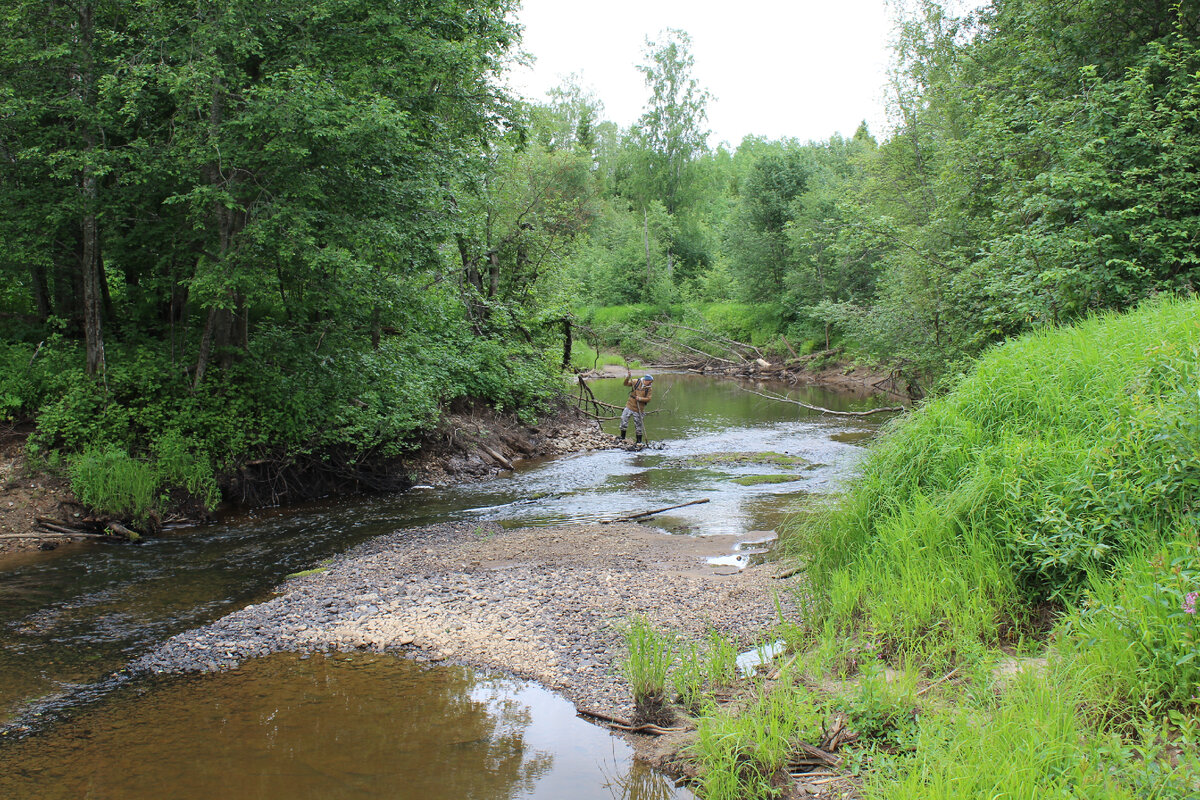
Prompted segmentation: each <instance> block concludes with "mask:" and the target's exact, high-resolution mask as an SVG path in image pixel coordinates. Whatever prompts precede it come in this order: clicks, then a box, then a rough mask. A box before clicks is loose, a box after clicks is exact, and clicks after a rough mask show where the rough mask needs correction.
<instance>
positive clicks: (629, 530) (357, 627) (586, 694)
mask: <svg viewBox="0 0 1200 800" xmlns="http://www.w3.org/2000/svg"><path fill="white" fill-rule="evenodd" d="M762 536H763V533H762V532H754V533H748V534H746V536H745V537H744V538H746V539H753V538H759V539H761V538H762ZM734 541H735V540H733V539H732V538H731V537H712V538H695V537H688V536H679V535H669V534H666V533H663V532H662V531H659V530H656V529H653V528H649V527H646V526H643V525H637V524H631V523H628V524H612V525H595V524H591V525H568V526H562V527H553V528H523V529H518V530H505V529H501V528H498V527H496V526H493V525H470V524H443V525H433V526H430V527H426V528H418V529H411V530H401V531H396V532H395V533H392V534H388V535H385V536H382V537H379V538H377V539H373V540H371V541H370V542H367V543H364V544H363V545H360V546H359V547H356V548H354V549H352V550H350V551H348V552H347V553H344V554H342V555H341V556H339V557H337V558H335V559H334V560H333V562H332V563H331V564H329V566H328V568H327V569H326V570H324V571H321V572H317V573H314V574H306V575H300V576H296V577H293V578H291V579H289V580H288V581H286V582H285V583H284V584H283V585H282V586H280V587H279V588H278V590H277V593H276V596H275V597H273V598H272V599H270V600H267V601H265V602H262V603H259V604H257V605H252V606H248V607H246V608H243V609H241V610H240V611H237V612H235V613H233V614H230V615H228V616H226V617H224V618H222V619H220V620H218V621H216V622H215V623H213V624H211V625H208V626H206V627H203V628H198V629H195V630H192V631H187V632H185V633H182V634H179V635H177V636H175V637H173V638H171V639H169V640H168V641H166V642H165V643H163V645H161V646H160V647H159V648H158V649H156V650H154V651H152V652H151V653H150V654H148V655H146V656H143V657H142V658H140V659H138V660H136V661H135V662H133V663H132V664H131V665H130V669H131V671H132V672H134V673H139V672H141V673H145V672H149V673H164V672H214V671H219V670H224V669H231V668H234V667H236V666H237V665H238V664H239V663H241V662H242V661H244V660H245V659H248V658H254V657H258V656H264V655H267V654H269V653H273V652H277V651H297V652H317V651H328V650H340V651H349V650H355V649H365V650H373V651H390V652H396V653H400V654H403V655H405V656H407V657H410V658H414V659H416V660H419V661H428V662H445V663H456V664H464V665H469V666H473V667H479V668H483V669H487V670H493V671H501V672H504V673H508V674H512V675H516V676H519V677H522V678H527V679H530V680H534V681H537V682H538V683H540V684H542V685H544V686H546V687H548V688H551V689H554V690H556V691H559V692H561V693H562V694H563V695H565V696H566V697H568V698H569V699H571V700H573V701H574V702H576V703H577V704H579V705H581V706H584V707H588V708H592V709H596V710H603V711H606V712H608V713H613V714H618V715H626V714H628V713H629V711H630V709H631V708H632V698H631V697H630V696H629V691H628V688H627V686H626V685H625V682H624V680H623V679H622V678H621V677H620V674H619V664H620V662H621V660H622V658H623V656H624V638H623V634H622V628H623V626H624V625H625V623H626V621H627V620H628V618H629V616H630V615H633V614H644V615H646V616H647V617H648V618H649V619H650V620H652V621H653V622H654V623H655V624H657V625H658V626H659V627H660V628H662V629H664V630H670V631H674V632H677V633H680V634H683V635H686V636H689V637H690V638H694V639H699V638H701V637H703V636H705V635H706V634H707V632H708V631H709V630H710V629H712V628H715V629H717V630H719V631H721V632H722V633H723V634H726V635H727V636H730V637H731V638H732V639H733V640H734V641H735V642H736V643H737V644H738V645H739V646H740V647H742V648H749V647H753V646H755V645H756V644H757V643H759V642H761V641H763V640H764V639H765V638H766V637H767V636H768V634H769V631H770V628H771V627H772V625H773V624H774V621H775V615H776V605H775V604H776V595H778V601H779V602H780V603H782V604H783V607H784V610H785V612H790V611H791V610H792V598H791V595H790V593H789V592H786V591H780V592H776V591H774V589H775V587H776V586H778V582H776V581H773V577H774V575H775V574H776V570H777V567H776V566H775V565H773V564H762V565H752V566H749V567H747V568H745V569H743V570H740V571H730V569H729V568H728V567H719V568H715V567H711V566H709V565H707V564H706V562H705V556H707V555H720V554H727V553H728V552H729V551H730V548H731V546H732V544H733V542H734ZM773 584H774V586H773Z"/></svg>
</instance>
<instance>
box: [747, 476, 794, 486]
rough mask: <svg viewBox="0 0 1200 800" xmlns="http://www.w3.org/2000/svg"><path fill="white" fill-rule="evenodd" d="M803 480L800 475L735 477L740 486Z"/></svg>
mask: <svg viewBox="0 0 1200 800" xmlns="http://www.w3.org/2000/svg"><path fill="white" fill-rule="evenodd" d="M798 480H801V477H800V476H799V475H741V476H739V477H736V478H733V482H734V483H736V484H737V485H738V486H763V485H769V484H773V483H794V482H796V481H798Z"/></svg>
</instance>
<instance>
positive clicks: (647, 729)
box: [575, 706, 688, 736]
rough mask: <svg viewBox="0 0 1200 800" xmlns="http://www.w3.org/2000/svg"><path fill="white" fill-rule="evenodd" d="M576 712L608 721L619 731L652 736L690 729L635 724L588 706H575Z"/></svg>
mask: <svg viewBox="0 0 1200 800" xmlns="http://www.w3.org/2000/svg"><path fill="white" fill-rule="evenodd" d="M575 713H576V714H579V715H580V716H583V717H591V718H592V719H598V720H600V721H601V722H604V723H607V724H608V727H610V728H614V729H616V730H619V731H625V732H626V733H648V734H650V735H651V736H663V735H664V734H668V733H678V732H679V731H686V730H688V729H687V728H663V727H660V726H658V725H651V724H649V723H645V724H642V725H634V724H633V723H632V722H630V721H629V720H627V719H622V718H621V717H614V716H612V715H611V714H605V713H603V712H601V711H592V710H591V709H588V708H580V707H579V706H576V707H575Z"/></svg>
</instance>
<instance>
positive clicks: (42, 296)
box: [29, 264, 50, 324]
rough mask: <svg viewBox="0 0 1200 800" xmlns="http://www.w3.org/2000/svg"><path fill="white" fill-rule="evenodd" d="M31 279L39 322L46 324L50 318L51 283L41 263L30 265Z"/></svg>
mask: <svg viewBox="0 0 1200 800" xmlns="http://www.w3.org/2000/svg"><path fill="white" fill-rule="evenodd" d="M29 280H30V284H31V286H32V289H33V303H34V306H35V307H36V308H37V317H38V322H40V323H42V324H45V322H46V320H48V319H50V284H49V282H48V281H47V280H46V270H45V268H44V267H42V265H41V264H30V265H29Z"/></svg>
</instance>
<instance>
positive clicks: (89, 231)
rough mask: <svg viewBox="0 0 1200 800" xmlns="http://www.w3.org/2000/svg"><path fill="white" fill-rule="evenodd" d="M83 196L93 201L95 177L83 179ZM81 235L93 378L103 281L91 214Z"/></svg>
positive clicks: (100, 339) (100, 365) (99, 354)
mask: <svg viewBox="0 0 1200 800" xmlns="http://www.w3.org/2000/svg"><path fill="white" fill-rule="evenodd" d="M83 195H84V199H85V201H92V202H94V201H95V199H96V178H95V176H93V175H90V174H85V175H84V179H83ZM81 233H82V236H83V253H82V255H81V257H80V263H79V268H80V272H81V273H82V275H83V338H84V342H85V349H86V352H87V374H88V375H95V374H97V373H99V372H103V371H104V368H105V363H104V331H103V329H102V324H101V323H102V314H101V303H102V302H103V291H102V290H101V288H100V281H101V280H103V278H102V277H101V275H100V232H99V229H98V226H97V224H96V215H95V214H92V213H87V214H84V216H83V223H82V226H81Z"/></svg>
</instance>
